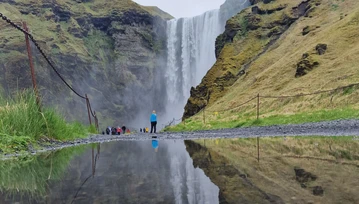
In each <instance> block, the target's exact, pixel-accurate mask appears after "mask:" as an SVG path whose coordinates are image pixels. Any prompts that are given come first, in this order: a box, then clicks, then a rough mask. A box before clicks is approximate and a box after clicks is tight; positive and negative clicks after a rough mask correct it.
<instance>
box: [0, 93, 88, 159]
mask: <svg viewBox="0 0 359 204" xmlns="http://www.w3.org/2000/svg"><path fill="white" fill-rule="evenodd" d="M0 118H1V120H0V153H11V152H19V151H27V150H28V149H29V146H30V145H31V146H32V147H36V145H37V141H39V140H40V139H42V140H43V141H46V140H48V139H54V140H61V141H64V140H73V139H76V138H83V137H86V136H87V134H88V133H89V131H90V129H91V128H90V129H89V128H87V127H85V126H83V125H81V124H80V123H77V122H75V123H67V122H66V121H65V119H64V118H63V117H62V116H61V115H59V114H58V113H56V111H55V110H53V109H49V108H42V111H41V112H40V111H39V107H38V105H37V104H36V98H35V96H34V94H33V93H32V92H22V93H18V94H17V95H16V96H14V97H13V98H11V99H4V98H0Z"/></svg>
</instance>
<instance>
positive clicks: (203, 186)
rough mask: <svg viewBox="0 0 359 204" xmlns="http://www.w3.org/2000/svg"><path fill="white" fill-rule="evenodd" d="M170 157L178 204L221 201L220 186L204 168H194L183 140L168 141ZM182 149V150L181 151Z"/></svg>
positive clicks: (172, 180) (172, 181) (174, 192)
mask: <svg viewBox="0 0 359 204" xmlns="http://www.w3.org/2000/svg"><path fill="white" fill-rule="evenodd" d="M167 144H168V154H169V156H170V157H169V158H170V172H171V180H170V182H171V184H172V186H173V194H174V198H175V203H176V204H184V203H188V204H196V203H204V204H216V203H219V200H218V195H219V188H218V187H217V186H216V185H214V184H213V183H212V182H211V180H210V179H209V178H208V177H207V176H206V175H205V173H204V172H203V170H202V169H199V168H193V160H192V159H191V157H190V156H189V154H188V153H187V152H186V151H183V149H185V148H186V147H185V144H184V143H183V142H177V143H175V142H167ZM181 150H182V151H181Z"/></svg>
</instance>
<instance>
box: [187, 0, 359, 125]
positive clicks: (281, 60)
mask: <svg viewBox="0 0 359 204" xmlns="http://www.w3.org/2000/svg"><path fill="white" fill-rule="evenodd" d="M251 3H252V4H253V5H252V6H251V7H250V8H248V9H246V10H244V11H242V12H241V13H239V14H237V15H236V16H234V17H232V18H231V19H230V20H228V21H227V25H226V30H225V31H224V33H223V34H221V35H220V36H219V37H218V38H217V41H216V51H215V52H216V56H217V62H216V63H215V65H214V66H213V67H212V68H211V69H210V70H209V72H208V73H207V75H206V76H205V77H204V78H203V80H202V82H201V84H200V85H198V86H197V87H193V88H192V89H191V97H190V98H189V100H188V102H187V105H186V107H185V113H184V119H185V118H188V117H190V116H193V115H195V114H196V113H198V112H199V111H200V110H202V109H203V108H204V107H208V106H209V107H211V109H212V110H214V111H216V110H218V109H223V108H231V107H233V106H236V105H238V104H240V103H241V102H244V101H245V100H248V99H249V98H250V97H253V96H255V95H257V94H258V93H266V94H272V95H279V94H282V95H290V94H294V93H302V92H313V91H317V90H320V89H322V88H323V87H326V89H329V88H336V87H338V86H340V85H343V84H349V83H351V82H354V81H355V79H357V78H358V74H355V71H354V64H355V62H354V61H353V60H351V59H349V58H348V60H347V61H342V60H341V59H342V58H343V57H344V58H346V57H345V56H347V55H348V54H349V53H352V54H354V53H357V51H356V48H357V45H358V39H357V38H353V37H352V36H355V35H356V34H357V32H356V31H354V30H356V29H357V27H358V25H357V23H356V22H357V16H358V8H359V7H358V2H356V1H353V0H346V1H342V2H339V1H338V2H333V1H328V0H293V1H289V0H263V1H260V0H251ZM349 44H350V45H351V46H350V47H348V49H344V45H348V46H349ZM354 47H356V48H354ZM328 50H331V51H329V53H330V54H328ZM334 53H335V54H334ZM333 60H334V61H336V65H334V64H333ZM329 70H330V71H329ZM303 105H304V104H302V105H301V106H303ZM220 107H221V108H220ZM302 110H303V109H302Z"/></svg>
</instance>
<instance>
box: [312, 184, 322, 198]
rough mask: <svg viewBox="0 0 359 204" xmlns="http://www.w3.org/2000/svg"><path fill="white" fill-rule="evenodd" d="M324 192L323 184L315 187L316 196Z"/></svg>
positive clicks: (314, 193)
mask: <svg viewBox="0 0 359 204" xmlns="http://www.w3.org/2000/svg"><path fill="white" fill-rule="evenodd" d="M323 194H324V189H323V187H321V186H315V187H314V188H313V195H315V196H323Z"/></svg>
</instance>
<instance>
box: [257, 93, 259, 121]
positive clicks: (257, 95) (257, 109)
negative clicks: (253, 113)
mask: <svg viewBox="0 0 359 204" xmlns="http://www.w3.org/2000/svg"><path fill="white" fill-rule="evenodd" d="M257 120H259V94H258V95H257Z"/></svg>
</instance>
